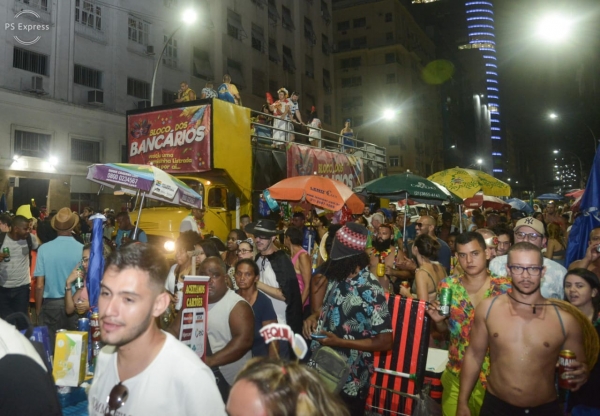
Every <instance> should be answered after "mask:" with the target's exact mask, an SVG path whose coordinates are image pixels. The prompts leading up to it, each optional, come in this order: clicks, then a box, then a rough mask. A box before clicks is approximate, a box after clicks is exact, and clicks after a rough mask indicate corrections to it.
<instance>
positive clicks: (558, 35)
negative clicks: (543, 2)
mask: <svg viewBox="0 0 600 416" xmlns="http://www.w3.org/2000/svg"><path fill="white" fill-rule="evenodd" d="M572 24H573V23H572V22H571V21H570V20H569V19H567V18H565V17H563V16H560V15H558V14H550V15H546V16H543V17H542V18H541V19H540V20H539V21H538V25H537V35H538V36H539V37H540V38H542V39H544V40H545V41H546V42H548V43H560V42H562V41H564V40H566V39H567V38H568V37H569V35H570V33H571V27H572Z"/></svg>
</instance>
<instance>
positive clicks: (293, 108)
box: [290, 91, 307, 143]
mask: <svg viewBox="0 0 600 416" xmlns="http://www.w3.org/2000/svg"><path fill="white" fill-rule="evenodd" d="M299 95H300V94H299V93H297V92H295V91H294V92H292V95H290V115H291V117H292V123H294V124H293V125H292V127H293V128H294V131H295V132H298V133H300V126H302V125H304V120H302V114H301V113H300V105H299V104H298V96H299ZM290 141H291V142H300V143H307V140H306V138H305V137H302V136H300V137H298V138H297V139H296V136H295V135H293V134H291V135H290Z"/></svg>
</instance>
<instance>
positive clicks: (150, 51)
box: [146, 45, 154, 55]
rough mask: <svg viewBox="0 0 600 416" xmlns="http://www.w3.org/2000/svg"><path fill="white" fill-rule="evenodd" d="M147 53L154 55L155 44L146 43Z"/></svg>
mask: <svg viewBox="0 0 600 416" xmlns="http://www.w3.org/2000/svg"><path fill="white" fill-rule="evenodd" d="M146 55H154V46H152V45H146Z"/></svg>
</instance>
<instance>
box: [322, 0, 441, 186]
mask: <svg viewBox="0 0 600 416" xmlns="http://www.w3.org/2000/svg"><path fill="white" fill-rule="evenodd" d="M333 23H334V28H333V30H334V35H333V39H334V41H335V47H336V53H335V84H334V91H335V96H336V97H335V98H336V104H337V105H336V108H335V120H336V121H337V122H338V123H339V129H341V128H342V127H343V123H344V121H345V120H348V119H349V120H350V121H351V127H352V129H353V130H354V136H355V137H358V139H361V140H366V141H369V142H373V143H375V144H377V145H379V146H383V147H386V148H387V155H388V173H395V172H404V171H406V170H410V171H411V172H414V173H417V174H420V175H424V176H428V175H430V174H431V173H433V172H435V171H438V170H441V168H442V166H443V163H442V160H443V155H442V112H441V100H440V95H439V89H438V87H437V86H434V85H428V84H427V83H425V82H424V81H423V80H422V78H421V72H422V70H423V68H424V67H425V65H427V63H429V62H431V61H433V60H434V59H435V47H434V44H433V42H432V41H431V39H430V38H429V37H428V36H427V35H426V33H425V32H424V31H423V30H422V28H421V27H420V26H419V25H418V24H417V22H416V21H415V20H414V18H413V16H412V15H411V14H410V13H409V11H408V10H407V9H406V7H405V6H404V5H403V4H402V2H401V1H399V0H374V1H373V0H371V1H370V0H334V1H333ZM384 115H386V116H388V117H384Z"/></svg>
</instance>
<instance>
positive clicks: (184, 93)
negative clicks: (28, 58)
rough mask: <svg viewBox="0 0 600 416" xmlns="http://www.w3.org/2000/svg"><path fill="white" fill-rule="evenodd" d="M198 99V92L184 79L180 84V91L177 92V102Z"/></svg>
mask: <svg viewBox="0 0 600 416" xmlns="http://www.w3.org/2000/svg"><path fill="white" fill-rule="evenodd" d="M195 99H196V93H195V92H194V90H193V89H191V88H190V86H189V85H188V83H187V82H185V81H182V82H181V84H180V85H179V91H178V92H177V98H175V102H176V103H183V102H186V101H194V100H195Z"/></svg>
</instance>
